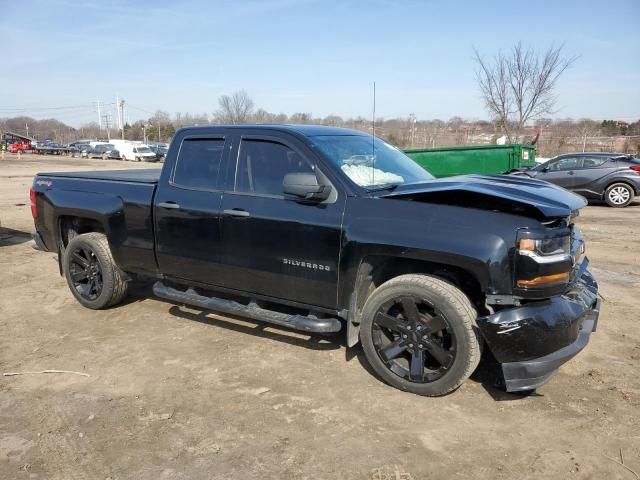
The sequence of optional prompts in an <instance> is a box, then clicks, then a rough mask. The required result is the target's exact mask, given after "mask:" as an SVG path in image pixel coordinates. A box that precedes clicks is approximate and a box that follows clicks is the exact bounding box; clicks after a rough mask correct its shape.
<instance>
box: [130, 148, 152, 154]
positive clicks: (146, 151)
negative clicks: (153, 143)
mask: <svg viewBox="0 0 640 480" xmlns="http://www.w3.org/2000/svg"><path fill="white" fill-rule="evenodd" d="M133 151H134V152H136V153H152V152H151V149H150V148H149V147H136V148H134V149H133Z"/></svg>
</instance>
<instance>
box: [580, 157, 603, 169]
mask: <svg viewBox="0 0 640 480" xmlns="http://www.w3.org/2000/svg"><path fill="white" fill-rule="evenodd" d="M607 160H609V158H608V157H602V156H597V157H595V156H594V157H583V159H582V168H595V167H599V166H601V165H604V164H605V163H606V161H607Z"/></svg>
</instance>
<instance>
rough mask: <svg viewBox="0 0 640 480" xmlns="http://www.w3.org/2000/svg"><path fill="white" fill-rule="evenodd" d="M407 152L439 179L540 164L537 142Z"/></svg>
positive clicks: (503, 171)
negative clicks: (537, 155) (535, 143)
mask: <svg viewBox="0 0 640 480" xmlns="http://www.w3.org/2000/svg"><path fill="white" fill-rule="evenodd" d="M404 153H406V154H407V155H408V156H409V157H410V158H411V159H412V160H414V161H415V162H416V163H418V164H419V165H420V166H422V167H423V168H425V169H426V170H428V171H429V172H430V173H431V174H432V175H434V176H435V177H438V178H440V177H450V176H452V175H466V174H469V173H481V174H485V175H497V174H500V173H505V172H508V171H509V170H513V169H514V168H523V167H533V166H535V165H536V162H535V159H536V149H535V147H534V146H533V145H521V144H512V145H467V146H462V147H441V148H426V149H417V150H404Z"/></svg>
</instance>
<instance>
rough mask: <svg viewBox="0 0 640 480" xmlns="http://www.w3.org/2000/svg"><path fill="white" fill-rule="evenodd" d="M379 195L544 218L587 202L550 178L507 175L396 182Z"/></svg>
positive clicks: (567, 213) (567, 212) (569, 212)
mask: <svg viewBox="0 0 640 480" xmlns="http://www.w3.org/2000/svg"><path fill="white" fill-rule="evenodd" d="M381 196H382V197H383V198H395V199H403V198H405V199H407V200H414V201H423V202H427V203H430V202H433V203H444V204H448V205H457V206H466V207H470V208H483V209H488V210H489V209H490V210H504V211H509V213H515V214H524V215H532V214H533V215H534V216H536V217H545V218H558V217H568V216H570V215H572V214H573V213H575V212H576V211H577V210H579V209H580V208H582V207H584V206H586V205H587V201H586V200H585V199H584V198H583V197H581V196H579V195H576V194H575V193H571V192H569V191H568V190H565V189H564V188H560V187H558V186H556V185H553V184H551V183H549V182H545V181H543V180H536V179H533V178H526V177H516V176H507V175H495V176H490V175H461V176H457V177H448V178H442V179H439V180H432V181H427V182H420V183H413V184H409V185H399V186H398V187H397V188H396V189H395V190H394V191H392V192H390V193H386V194H382V195H381ZM534 211H535V212H537V213H538V214H535V212H534Z"/></svg>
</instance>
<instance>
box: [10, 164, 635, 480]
mask: <svg viewBox="0 0 640 480" xmlns="http://www.w3.org/2000/svg"><path fill="white" fill-rule="evenodd" d="M140 167H147V168H148V167H149V165H140V164H131V163H122V162H117V161H101V160H81V159H70V158H64V157H62V158H61V157H38V156H29V155H27V156H25V157H24V158H22V159H21V160H18V159H17V158H16V156H15V155H7V157H6V159H4V160H0V221H1V222H2V230H0V331H1V332H2V333H1V334H0V372H2V373H4V372H26V371H39V370H45V369H62V370H73V371H78V372H83V373H86V374H88V375H89V376H80V375H73V374H33V375H22V376H0V478H2V479H12V480H13V479H22V478H41V479H44V478H46V479H60V480H73V479H91V480H93V479H99V480H104V479H112V480H115V479H149V480H151V479H153V480H156V479H164V478H168V479H249V478H260V479H264V478H283V479H285V478H286V479H288V478H295V479H303V478H306V479H330V478H341V479H376V480H386V479H389V480H391V479H393V480H400V479H403V480H408V479H414V480H417V479H428V478H481V479H508V478H518V479H529V478H562V479H564V478H576V479H602V478H607V479H609V480H611V479H617V478H620V479H630V480H633V479H634V478H640V477H638V476H637V475H635V476H634V473H633V472H632V471H631V470H633V471H635V472H638V474H640V379H639V372H640V315H639V313H638V311H639V310H640V251H639V246H640V241H639V240H640V202H636V203H635V204H634V205H633V206H631V207H628V208H625V209H612V208H608V207H606V206H603V205H592V206H589V207H587V208H585V209H584V210H583V211H582V215H581V216H580V218H579V224H580V226H581V228H582V230H583V232H584V234H585V237H586V240H587V254H588V256H589V257H590V259H591V262H592V266H593V271H594V274H595V276H596V277H597V279H598V280H599V282H600V285H601V293H602V295H603V296H604V298H605V299H606V302H605V303H604V304H603V309H602V314H601V317H600V323H599V328H598V331H597V332H596V333H595V334H594V335H593V336H592V339H591V342H590V344H589V345H588V347H587V348H586V350H585V351H584V352H582V353H581V354H580V355H578V356H577V357H576V358H575V359H574V360H573V361H571V362H570V363H568V364H567V365H565V366H564V367H562V369H561V370H560V372H559V373H558V374H557V375H556V376H555V377H554V378H553V379H552V380H551V381H550V383H548V384H547V385H545V386H544V387H542V388H540V389H539V390H538V392H537V394H536V395H534V396H529V397H521V396H516V395H510V394H506V393H503V392H501V391H499V390H497V389H495V388H493V387H492V383H491V381H490V378H491V375H490V369H489V367H487V366H486V364H485V366H482V367H481V372H480V374H478V375H476V376H474V378H473V379H471V380H469V381H467V382H466V383H465V384H464V385H463V386H462V387H461V388H460V389H459V390H457V391H456V392H454V393H453V394H451V395H449V396H446V397H443V398H435V399H434V398H422V397H418V396H415V395H411V394H408V393H402V392H400V391H398V390H395V389H393V388H391V387H388V386H386V385H384V384H383V383H381V382H379V381H378V380H377V379H376V378H374V377H373V376H372V375H371V374H370V373H369V372H368V370H367V369H366V368H363V362H364V361H363V360H362V352H361V350H360V349H358V348H356V349H346V347H345V345H344V342H343V340H342V338H341V337H329V338H321V337H309V336H307V335H299V334H294V333H291V332H288V331H284V330H280V329H277V328H272V327H269V326H267V325H266V324H258V323H257V322H250V321H243V320H239V319H230V318H225V317H222V316H219V315H215V314H211V313H203V312H200V311H197V310H192V309H189V308H182V307H178V306H174V305H172V304H170V303H166V302H164V301H160V300H159V299H155V298H153V297H152V296H151V295H150V294H148V292H147V291H146V290H144V289H140V290H139V291H137V292H135V295H134V296H133V297H132V298H131V299H130V300H129V301H128V302H127V303H126V304H125V305H122V306H119V307H117V308H113V309H110V310H107V311H91V310H87V309H85V308H83V307H81V306H80V305H79V304H78V303H77V302H76V301H75V300H74V299H73V297H72V295H71V293H70V292H69V291H68V289H67V285H66V283H65V281H64V279H63V278H61V277H60V276H59V275H58V273H57V268H58V267H57V263H56V259H55V255H54V254H51V253H43V252H38V251H36V250H34V249H33V248H32V242H31V240H30V238H29V232H30V230H31V227H32V221H31V214H30V211H29V195H28V191H29V186H30V185H31V182H32V177H33V175H34V174H35V173H36V172H39V171H56V170H57V171H60V170H83V169H85V170H86V169H113V168H140ZM483 372H484V373H483ZM621 463H624V466H622V465H621Z"/></svg>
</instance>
